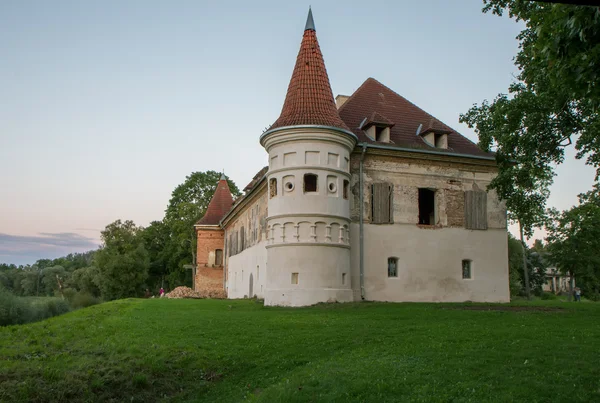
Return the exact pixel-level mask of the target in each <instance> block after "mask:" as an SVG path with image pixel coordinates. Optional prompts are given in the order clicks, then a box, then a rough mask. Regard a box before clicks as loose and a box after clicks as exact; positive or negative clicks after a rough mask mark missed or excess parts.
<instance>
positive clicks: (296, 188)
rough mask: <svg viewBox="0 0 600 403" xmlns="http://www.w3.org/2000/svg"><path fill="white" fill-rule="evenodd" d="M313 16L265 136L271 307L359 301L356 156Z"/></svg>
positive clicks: (268, 296) (268, 301)
mask: <svg viewBox="0 0 600 403" xmlns="http://www.w3.org/2000/svg"><path fill="white" fill-rule="evenodd" d="M356 141H357V139H356V136H355V135H354V134H353V133H352V132H351V131H350V130H349V129H348V127H347V126H346V125H345V124H344V122H343V121H342V119H341V118H340V116H339V114H338V112H337V108H336V106H335V101H334V99H333V94H332V91H331V86H330V84H329V78H328V76H327V71H326V69H325V63H324V61H323V55H322V54H321V50H320V48H319V43H318V41H317V36H316V32H315V26H314V21H313V17H312V11H310V10H309V12H308V18H307V21H306V27H305V30H304V35H303V38H302V44H301V45H300V51H299V53H298V57H297V60H296V66H295V67H294V71H293V74H292V78H291V80H290V84H289V87H288V91H287V95H286V98H285V102H284V104H283V108H282V111H281V115H280V116H279V118H278V119H277V121H275V123H274V124H273V125H272V126H271V127H270V128H269V129H268V130H267V131H266V132H265V133H264V134H263V135H262V136H261V138H260V142H261V145H262V146H263V147H264V148H265V149H266V151H267V152H268V154H269V171H268V174H267V180H268V197H269V201H268V217H267V228H268V245H267V276H266V290H265V304H266V305H289V306H302V305H311V304H316V303H318V302H328V301H330V302H332V301H338V302H345V301H352V300H353V293H352V286H351V282H350V242H349V225H350V205H349V202H350V200H349V199H350V198H349V192H350V190H349V183H350V153H351V151H352V150H353V148H354V146H355V145H356Z"/></svg>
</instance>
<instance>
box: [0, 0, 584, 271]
mask: <svg viewBox="0 0 600 403" xmlns="http://www.w3.org/2000/svg"><path fill="white" fill-rule="evenodd" d="M310 4H312V8H313V13H314V17H315V24H316V28H317V35H318V38H319V42H320V45H321V49H322V51H323V54H324V57H325V63H326V65H327V70H328V73H329V77H330V80H331V84H332V87H333V92H334V94H340V93H341V94H351V93H352V92H353V91H354V90H355V89H356V88H357V87H358V86H359V85H360V84H361V83H362V82H363V81H364V80H365V79H366V78H368V77H374V78H376V79H377V80H379V81H381V82H382V83H384V84H385V85H387V86H388V87H390V88H392V89H393V90H395V91H396V92H398V93H400V94H401V95H403V96H405V97H406V98H408V99H409V100H411V101H412V102H414V103H415V104H417V105H418V106H420V107H421V108H423V109H425V110H426V111H428V112H430V113H431V114H433V115H434V116H436V117H438V118H439V119H441V120H442V121H444V122H446V123H447V124H449V125H450V126H453V127H454V128H456V129H457V130H459V131H461V132H462V133H463V134H464V135H466V136H467V137H469V138H471V139H473V140H474V141H476V136H475V134H474V133H473V132H472V131H471V130H469V129H468V128H466V127H465V126H464V125H461V124H459V123H458V115H459V114H460V113H462V112H465V111H467V110H468V108H469V107H470V106H471V105H472V104H473V103H475V102H481V101H482V100H483V99H485V98H488V99H490V98H493V97H494V96H495V95H496V94H497V93H498V92H502V91H506V89H507V87H508V84H509V83H510V82H511V80H512V79H513V78H512V75H513V74H514V72H515V68H514V66H513V64H512V58H513V56H514V55H515V54H516V52H517V41H516V40H515V36H516V35H517V33H518V32H519V30H520V26H519V25H518V24H516V23H515V22H513V21H510V20H509V19H508V18H498V17H496V16H492V15H486V14H482V13H481V7H482V3H481V1H480V0H461V1H452V2H449V1H445V0H437V1H434V0H429V1H425V0H424V1H397V2H390V1H379V0H372V1H369V2H364V1H362V2H358V1H351V0H348V1H345V2H339V1H315V0H311V3H310ZM307 11H308V3H303V2H282V1H274V0H273V1H262V0H255V1H252V2H249V1H219V2H216V1H215V2H212V1H211V2H202V1H166V0H163V1H150V0H137V1H134V0H128V1H115V0H104V1H98V2H89V1H85V2H84V1H78V0H72V1H66V0H61V1H58V0H57V1H42V0H38V1H28V0H13V1H2V2H0V195H1V196H0V262H9V263H33V262H34V261H35V260H36V259H38V258H42V257H48V258H52V257H57V256H61V255H64V254H66V253H68V252H71V251H73V252H75V251H84V250H88V249H90V248H94V247H95V244H98V243H99V231H100V230H101V229H103V228H104V226H105V225H106V224H108V223H110V222H112V221H114V220H116V219H119V218H121V219H132V220H134V221H135V222H136V223H137V224H139V225H147V224H148V223H149V222H150V221H152V220H160V219H161V218H162V217H163V212H164V209H165V207H166V205H167V202H168V200H169V197H170V194H171V191H172V190H173V189H174V188H175V186H177V185H178V184H180V183H182V182H183V181H184V179H185V176H186V175H188V174H189V173H191V172H193V171H204V170H209V169H213V170H222V169H225V172H226V173H227V174H228V175H229V176H230V177H231V178H232V179H233V180H234V181H235V182H236V183H237V184H238V186H240V187H243V186H245V185H246V184H247V183H248V182H249V181H250V179H251V178H252V176H253V175H254V174H255V173H256V171H257V170H258V169H260V168H261V167H262V166H264V165H266V163H267V158H266V153H265V151H264V150H263V149H262V148H261V146H260V145H259V143H258V137H259V136H260V134H261V133H262V131H263V129H264V128H265V127H267V126H269V125H270V124H271V123H272V122H273V121H275V119H276V118H277V116H278V115H279V112H280V110H281V106H282V104H283V100H284V97H285V92H286V89H287V85H288V81H289V78H290V76H291V73H292V68H293V66H294V62H295V59H296V55H297V52H298V49H299V44H300V40H301V37H302V31H303V28H304V23H305V19H306V14H307ZM570 155H571V157H570V158H569V159H570V161H569V163H567V164H565V165H564V166H563V167H561V168H560V170H559V178H558V179H557V181H556V185H555V186H554V188H553V194H552V198H551V204H552V205H553V206H556V207H558V208H567V207H569V206H570V205H572V204H574V203H575V202H576V195H577V193H579V192H582V191H585V190H587V189H589V188H590V186H591V182H592V179H593V175H594V172H593V170H592V169H590V168H588V167H585V166H584V164H583V163H582V162H575V161H573V158H572V155H573V153H571V154H570Z"/></svg>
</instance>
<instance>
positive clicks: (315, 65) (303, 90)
mask: <svg viewBox="0 0 600 403" xmlns="http://www.w3.org/2000/svg"><path fill="white" fill-rule="evenodd" d="M309 18H310V17H309ZM311 20H312V18H311ZM307 27H309V25H308V24H307ZM297 125H322V126H331V127H338V128H340V129H345V130H348V127H347V126H346V124H345V123H344V122H343V121H342V119H341V118H340V115H339V114H338V111H337V108H336V106H335V101H334V99H333V93H332V91H331V85H330V84H329V77H328V76H327V70H326V69H325V62H324V61H323V55H322V54H321V49H320V48H319V42H318V41H317V34H316V32H315V30H314V29H311V28H308V29H306V30H305V31H304V36H303V37H302V44H301V45H300V51H299V52H298V57H297V59H296V66H295V67H294V71H293V73H292V78H291V80H290V85H289V86H288V90H287V95H286V96H285V102H284V103H283V108H282V109H281V115H280V116H279V118H278V119H277V120H276V121H275V123H273V125H272V126H271V127H270V128H269V130H272V129H276V128H278V127H285V126H297Z"/></svg>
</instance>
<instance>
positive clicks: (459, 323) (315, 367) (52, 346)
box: [0, 300, 600, 402]
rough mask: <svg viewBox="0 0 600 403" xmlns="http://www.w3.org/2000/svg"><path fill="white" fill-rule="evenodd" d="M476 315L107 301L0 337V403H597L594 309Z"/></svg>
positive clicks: (460, 308)
mask: <svg viewBox="0 0 600 403" xmlns="http://www.w3.org/2000/svg"><path fill="white" fill-rule="evenodd" d="M473 307H476V308H477V307H479V305H471V304H443V305H440V304H383V303H355V304H333V305H321V306H316V307H311V308H302V309H286V308H265V307H263V306H262V305H261V304H260V303H259V302H255V301H251V300H250V301H248V300H246V301H218V300H122V301H117V302H112V303H106V304H102V305H97V306H93V307H90V308H86V309H82V310H79V311H76V312H71V313H69V314H66V315H63V316H59V317H55V318H52V319H49V320H46V321H43V322H38V323H34V324H29V325H23V326H12V327H6V328H0V401H30V402H36V401H38V402H42V401H43V402H47V401H61V402H64V401H110V400H113V401H127V402H130V401H138V402H142V401H145V402H148V401H161V400H164V401H206V402H238V401H243V400H249V401H262V402H277V401H285V402H287V401H339V402H346V401H370V402H384V401H424V402H430V401H472V402H483V401H494V402H496V401H527V402H534V401H540V402H548V401H553V402H557V401H565V402H577V401H600V304H595V303H579V304H576V303H566V302H556V301H553V302H550V301H548V302H537V303H526V302H519V303H515V304H513V305H510V306H509V307H516V308H515V309H525V308H528V309H529V308H536V309H538V310H535V311H532V310H522V311H489V310H474V309H464V308H473ZM495 307H498V305H496V306H495ZM500 307H506V306H500ZM520 307H523V308H520ZM542 309H543V310H542ZM551 309H554V310H551Z"/></svg>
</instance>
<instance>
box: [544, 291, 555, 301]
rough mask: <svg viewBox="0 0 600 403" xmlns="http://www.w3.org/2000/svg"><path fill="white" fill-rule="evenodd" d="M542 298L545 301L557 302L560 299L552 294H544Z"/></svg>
mask: <svg viewBox="0 0 600 403" xmlns="http://www.w3.org/2000/svg"><path fill="white" fill-rule="evenodd" d="M540 298H541V299H543V300H555V299H558V295H556V294H554V293H552V292H543V293H542V295H540Z"/></svg>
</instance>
